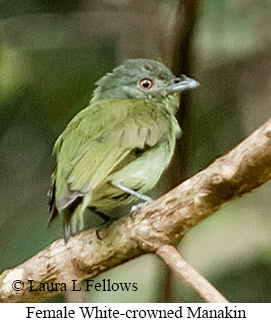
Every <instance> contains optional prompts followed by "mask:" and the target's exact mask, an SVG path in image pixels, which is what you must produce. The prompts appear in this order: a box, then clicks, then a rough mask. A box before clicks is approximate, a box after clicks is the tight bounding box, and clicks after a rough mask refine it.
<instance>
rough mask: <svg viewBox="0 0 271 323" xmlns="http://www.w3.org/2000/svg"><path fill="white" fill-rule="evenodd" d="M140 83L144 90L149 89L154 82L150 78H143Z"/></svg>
mask: <svg viewBox="0 0 271 323" xmlns="http://www.w3.org/2000/svg"><path fill="white" fill-rule="evenodd" d="M139 85H140V87H141V88H142V89H143V90H149V89H151V88H152V86H153V82H152V80H150V79H142V80H141V81H139Z"/></svg>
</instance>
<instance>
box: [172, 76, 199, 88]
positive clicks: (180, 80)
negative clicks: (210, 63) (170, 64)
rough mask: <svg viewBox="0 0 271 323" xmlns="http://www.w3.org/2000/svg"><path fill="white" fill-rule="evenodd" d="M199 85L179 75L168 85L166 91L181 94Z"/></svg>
mask: <svg viewBox="0 0 271 323" xmlns="http://www.w3.org/2000/svg"><path fill="white" fill-rule="evenodd" d="M199 85H200V84H199V82H197V81H195V80H193V79H191V78H189V77H187V76H185V75H181V76H180V77H176V78H175V79H174V80H173V84H171V85H169V86H168V88H167V90H168V92H182V91H186V90H191V89H194V88H196V87H198V86H199Z"/></svg>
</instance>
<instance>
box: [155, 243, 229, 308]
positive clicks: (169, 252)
mask: <svg viewBox="0 0 271 323" xmlns="http://www.w3.org/2000/svg"><path fill="white" fill-rule="evenodd" d="M156 254H157V255H158V256H159V257H160V258H161V259H162V260H163V261H164V262H165V263H166V264H167V265H168V266H169V267H170V268H171V269H172V270H173V271H174V272H175V273H176V274H177V275H179V276H180V277H181V278H182V279H183V280H184V281H185V282H186V283H187V284H188V285H189V286H191V287H192V288H193V289H194V291H195V292H196V293H197V294H199V295H200V296H201V297H202V298H203V299H204V300H205V301H206V302H208V303H228V300H227V299H226V298H225V297H224V296H223V295H222V294H220V292H219V291H218V290H217V289H216V288H215V287H214V286H213V285H212V284H210V283H209V282H208V281H207V280H206V279H205V278H204V277H203V276H202V275H201V274H200V273H198V272H197V271H196V270H195V268H193V267H192V266H191V265H190V264H189V263H187V262H186V260H185V259H184V258H183V257H182V255H181V254H180V253H179V251H178V250H177V249H176V248H175V247H173V246H171V245H164V246H162V247H160V248H158V249H157V250H156Z"/></svg>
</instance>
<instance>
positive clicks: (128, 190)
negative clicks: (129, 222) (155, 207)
mask: <svg viewBox="0 0 271 323" xmlns="http://www.w3.org/2000/svg"><path fill="white" fill-rule="evenodd" d="M112 184H113V185H114V186H115V187H117V188H118V189H120V190H121V191H123V192H125V193H128V194H131V195H133V196H135V197H137V198H139V199H140V200H142V201H143V202H140V203H138V204H136V205H134V206H132V208H131V211H130V213H134V212H136V211H137V210H139V209H140V208H142V207H143V206H145V205H146V204H148V203H149V202H151V201H152V199H151V198H150V197H149V196H147V195H144V194H141V193H138V192H136V191H134V190H132V189H131V188H129V187H126V186H124V185H122V184H119V183H112Z"/></svg>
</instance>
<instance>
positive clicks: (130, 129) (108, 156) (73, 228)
mask: <svg viewBox="0 0 271 323" xmlns="http://www.w3.org/2000/svg"><path fill="white" fill-rule="evenodd" d="M96 85H97V88H96V89H95V91H94V93H93V97H92V99H91V100H90V103H89V106H88V107H87V108H85V109H84V110H82V111H81V112H79V113H78V114H77V115H76V116H75V117H74V118H73V119H72V120H71V121H70V123H69V124H68V126H67V127H66V129H65V130H64V131H63V133H62V134H61V135H60V136H59V138H58V139H57V141H56V143H55V146H54V150H53V152H54V154H55V155H56V159H57V166H56V169H55V171H54V173H53V174H52V178H51V180H52V184H51V189H50V191H49V198H50V211H51V216H50V219H49V223H50V222H51V221H52V220H53V219H54V218H55V217H56V216H57V215H58V214H59V215H60V216H61V217H62V221H63V229H64V238H65V240H67V239H68V238H69V237H70V236H71V235H74V234H75V233H76V232H78V231H79V230H81V229H82V228H83V213H84V211H85V210H86V209H87V208H89V209H91V210H93V211H94V212H96V213H97V214H98V215H100V216H102V217H103V218H104V219H108V218H110V217H111V216H110V215H109V216H108V215H105V214H104V213H103V212H104V211H106V210H109V211H110V210H112V209H114V208H115V207H119V206H123V205H129V204H132V203H133V202H135V201H136V200H139V201H141V203H140V204H139V206H141V205H143V204H145V203H147V202H149V201H150V200H151V199H150V198H149V197H148V196H146V195H143V194H144V193H145V192H146V191H149V190H150V189H151V188H153V187H154V185H155V184H156V183H157V181H158V180H159V178H160V176H161V174H162V173H163V171H164V170H165V169H166V168H167V166H168V165H169V162H170V160H171V158H172V155H173V153H174V148H175V142H176V138H177V137H179V136H180V135H181V129H180V126H179V124H178V122H177V120H176V118H175V113H176V111H177V109H178V106H179V94H180V92H182V91H184V90H188V89H193V88H195V87H197V86H198V85H199V83H198V82H196V81H195V80H193V79H190V78H188V77H186V76H185V75H181V76H180V77H175V76H174V75H173V74H172V72H171V71H170V70H169V69H168V68H167V67H166V66H164V65H163V64H161V63H159V62H157V61H154V60H150V59H129V60H127V61H125V62H124V64H123V65H121V66H118V67H116V68H115V69H114V70H113V71H112V72H111V73H108V74H106V75H105V76H103V77H102V78H101V79H100V80H98V81H97V83H96ZM136 208H137V207H134V208H132V209H133V210H135V209H136Z"/></svg>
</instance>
